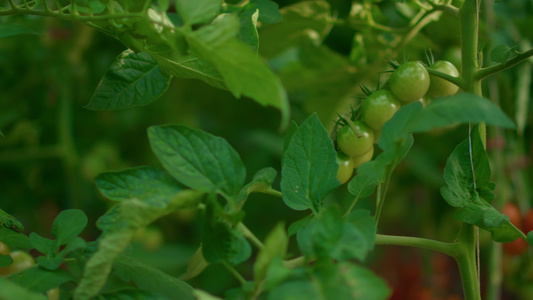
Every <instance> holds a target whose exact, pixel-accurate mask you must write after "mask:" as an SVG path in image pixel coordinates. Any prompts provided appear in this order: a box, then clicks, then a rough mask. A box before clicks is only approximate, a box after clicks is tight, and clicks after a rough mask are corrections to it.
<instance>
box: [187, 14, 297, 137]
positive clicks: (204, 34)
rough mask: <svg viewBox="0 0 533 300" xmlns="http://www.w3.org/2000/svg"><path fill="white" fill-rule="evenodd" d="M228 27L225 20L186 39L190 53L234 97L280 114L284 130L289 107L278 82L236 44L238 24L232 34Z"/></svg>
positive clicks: (249, 51)
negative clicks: (218, 77) (212, 68)
mask: <svg viewBox="0 0 533 300" xmlns="http://www.w3.org/2000/svg"><path fill="white" fill-rule="evenodd" d="M232 23H233V21H232V19H231V18H229V17H227V18H224V19H222V20H221V22H218V23H215V24H211V25H209V26H204V27H202V28H200V29H199V30H197V31H194V32H193V33H192V34H190V35H187V36H186V38H187V42H188V44H189V47H190V51H191V53H192V54H193V55H194V56H196V57H198V58H200V59H202V60H205V61H207V62H209V63H210V64H212V65H213V66H215V68H216V69H217V70H218V71H219V72H220V74H221V75H222V77H223V78H224V81H225V83H226V86H227V88H228V89H229V90H230V91H231V92H232V94H233V95H234V96H235V97H237V98H239V97H241V95H244V96H248V97H250V98H252V99H254V100H255V101H256V102H258V103H259V104H261V105H263V106H267V105H270V106H273V107H275V108H277V109H279V110H281V113H282V127H286V125H287V124H288V121H289V115H288V113H289V103H288V99H287V94H286V92H285V89H284V88H283V86H282V84H281V81H280V80H279V78H278V77H277V76H276V75H275V74H274V73H273V72H272V70H270V68H269V67H268V66H267V65H266V63H265V62H264V61H263V60H262V59H261V58H260V57H259V56H258V55H257V54H256V53H254V51H253V50H252V49H250V47H248V46H247V45H245V44H243V43H242V42H240V41H239V40H237V38H236V35H237V33H238V23H237V27H235V29H234V30H235V32H232V31H230V30H228V29H229V28H234V26H230V25H231V24H232Z"/></svg>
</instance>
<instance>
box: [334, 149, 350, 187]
mask: <svg viewBox="0 0 533 300" xmlns="http://www.w3.org/2000/svg"><path fill="white" fill-rule="evenodd" d="M337 164H338V165H339V170H338V171H337V179H338V180H339V181H340V182H341V184H344V183H346V182H347V181H348V180H350V178H351V177H352V174H353V169H354V167H353V161H352V158H351V157H349V156H347V155H346V154H344V153H342V152H341V151H337Z"/></svg>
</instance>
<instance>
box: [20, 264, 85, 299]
mask: <svg viewBox="0 0 533 300" xmlns="http://www.w3.org/2000/svg"><path fill="white" fill-rule="evenodd" d="M13 280H14V281H15V282H16V283H18V284H20V285H21V286H23V287H25V288H27V289H30V290H32V291H34V292H41V293H43V292H46V291H48V290H50V289H52V288H55V287H57V286H59V285H61V284H63V283H65V282H69V281H75V278H74V277H72V275H70V274H69V273H67V271H65V270H63V269H57V270H56V271H53V272H52V271H49V270H45V269H43V268H39V267H34V268H30V269H27V270H25V271H24V272H23V273H22V274H21V275H20V276H15V277H13Z"/></svg>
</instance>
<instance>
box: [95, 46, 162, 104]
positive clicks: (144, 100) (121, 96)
mask: <svg viewBox="0 0 533 300" xmlns="http://www.w3.org/2000/svg"><path fill="white" fill-rule="evenodd" d="M171 78H172V76H170V75H168V74H166V73H162V72H161V69H160V67H159V65H158V64H157V62H156V61H155V60H154V59H153V58H152V57H151V56H150V55H149V54H148V53H145V52H141V53H135V52H133V51H132V50H125V51H124V52H122V53H121V54H120V55H119V56H118V57H117V59H116V60H115V61H114V62H113V64H112V65H111V67H110V68H109V69H108V70H107V72H106V73H105V75H104V77H103V78H102V80H101V81H100V83H99V84H98V87H97V88H96V91H95V93H94V95H93V97H92V98H91V100H90V101H89V103H88V104H87V105H86V106H85V108H87V109H91V110H117V109H125V108H130V107H138V106H145V105H148V104H150V103H152V102H154V101H155V100H157V98H159V96H161V95H162V94H163V93H164V92H165V91H166V90H167V88H168V86H169V85H170V80H171Z"/></svg>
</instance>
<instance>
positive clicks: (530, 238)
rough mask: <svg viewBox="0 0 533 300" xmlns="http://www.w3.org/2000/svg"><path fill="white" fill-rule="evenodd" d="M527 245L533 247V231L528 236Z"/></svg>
mask: <svg viewBox="0 0 533 300" xmlns="http://www.w3.org/2000/svg"><path fill="white" fill-rule="evenodd" d="M527 243H528V244H529V245H530V246H533V230H532V231H530V232H529V233H528V234H527Z"/></svg>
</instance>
